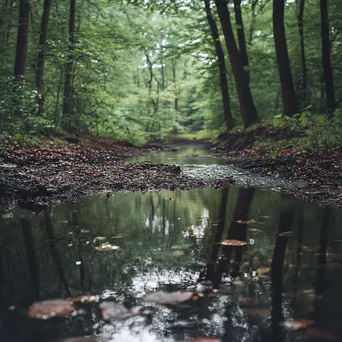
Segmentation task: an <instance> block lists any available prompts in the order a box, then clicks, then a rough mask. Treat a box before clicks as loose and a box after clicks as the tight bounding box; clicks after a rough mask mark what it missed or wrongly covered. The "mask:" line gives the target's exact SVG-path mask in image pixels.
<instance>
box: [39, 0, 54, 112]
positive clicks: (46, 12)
mask: <svg viewBox="0 0 342 342" xmlns="http://www.w3.org/2000/svg"><path fill="white" fill-rule="evenodd" d="M51 2H52V0H44V9H43V15H42V21H41V25H40V36H39V49H38V57H37V72H36V88H37V90H38V105H39V112H40V114H43V112H44V95H43V92H44V83H43V82H44V64H45V49H46V41H47V32H48V24H49V17H50V9H51Z"/></svg>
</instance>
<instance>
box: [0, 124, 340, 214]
mask: <svg viewBox="0 0 342 342" xmlns="http://www.w3.org/2000/svg"><path fill="white" fill-rule="evenodd" d="M287 138H288V137H287V133H286V132H283V131H279V130H277V129H274V128H268V129H266V130H265V128H263V129H261V130H259V131H258V130H256V131H254V132H252V133H251V132H247V133H246V132H237V133H235V134H233V135H229V136H225V137H224V136H223V137H221V139H220V141H219V142H218V143H217V144H216V145H215V146H214V147H213V146H209V145H208V144H207V147H208V148H210V147H211V150H212V152H213V153H218V154H219V155H220V156H224V157H225V158H226V159H228V160H229V161H231V163H232V164H235V165H238V166H240V167H241V168H244V169H248V170H250V171H253V172H257V173H261V174H263V175H273V176H276V177H281V178H284V179H287V180H290V181H300V182H301V184H304V185H302V186H301V187H300V188H295V189H293V188H292V189H284V190H283V191H285V192H290V193H292V194H293V195H295V196H296V197H299V198H303V199H305V200H308V201H316V202H319V203H320V204H322V205H326V204H331V205H334V206H337V207H342V149H341V147H336V148H330V149H324V150H315V151H309V152H305V153H298V149H297V148H296V147H295V146H292V147H288V148H286V149H280V150H278V152H277V153H276V154H274V150H273V149H272V152H271V149H270V147H269V146H265V147H255V141H257V140H261V139H264V140H265V141H267V140H269V142H271V143H272V144H273V145H276V144H277V142H278V141H281V140H282V139H287ZM62 140H63V139H62ZM66 140H68V141H64V143H63V144H61V142H60V141H59V142H58V143H57V142H56V140H52V139H46V140H43V141H42V142H41V144H40V145H39V146H36V145H29V144H27V145H25V146H19V145H17V144H15V143H11V144H7V145H5V146H2V147H1V148H0V203H3V204H10V203H13V204H18V205H19V206H21V207H23V208H26V209H29V210H32V211H35V212H39V211H41V210H42V209H43V208H44V207H45V206H51V205H55V204H57V203H60V202H65V201H72V200H76V199H78V198H79V197H81V196H85V195H90V194H94V193H99V192H104V195H107V196H110V192H111V191H113V192H114V191H119V190H129V191H143V192H144V191H148V190H153V189H169V190H176V189H183V190H188V189H193V188H202V187H208V186H213V187H216V188H217V187H223V186H226V185H228V184H229V183H230V179H229V178H227V179H224V180H220V181H216V182H214V181H204V180H195V179H192V178H188V177H186V176H185V175H183V174H182V172H181V169H180V168H179V167H178V166H171V165H158V164H152V163H128V162H127V160H128V159H129V158H130V157H134V156H137V155H138V154H141V153H158V151H160V148H158V146H154V147H149V148H137V147H132V146H128V145H124V144H122V143H120V142H118V141H115V140H113V139H108V138H95V137H88V138H83V139H80V140H79V139H75V140H74V139H68V138H66ZM173 143H174V142H173ZM182 143H183V144H184V142H182Z"/></svg>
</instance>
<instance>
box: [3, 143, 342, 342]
mask: <svg viewBox="0 0 342 342" xmlns="http://www.w3.org/2000/svg"><path fill="white" fill-rule="evenodd" d="M145 160H146V161H152V162H158V163H165V164H171V163H172V164H178V165H181V167H182V170H183V172H184V173H186V174H188V175H189V176H191V177H200V178H215V177H217V178H220V177H222V176H230V175H232V176H233V178H234V179H235V181H236V183H235V184H234V185H230V186H229V187H227V188H224V189H220V190H215V189H212V188H207V189H195V190H190V191H173V192H172V191H158V192H157V191H155V192H153V191H151V192H146V193H140V192H136V193H129V192H126V193H114V194H112V195H111V196H109V195H108V196H106V194H100V195H94V196H90V197H84V198H82V199H81V200H79V201H77V202H75V203H65V204H61V205H58V206H55V207H53V208H51V209H46V210H45V211H44V212H42V213H40V214H38V215H35V214H32V213H30V212H28V211H25V210H22V209H20V208H14V210H13V215H11V217H8V216H6V215H4V216H0V227H1V229H0V310H1V311H0V315H1V317H0V341H1V342H7V341H8V342H31V341H32V342H33V341H34V342H49V341H56V342H57V341H68V342H77V341H80V342H81V341H82V342H86V341H89V342H93V341H95V340H96V341H101V342H102V341H103V342H106V341H107V342H126V341H127V342H145V341H146V342H182V341H193V340H194V339H195V338H199V337H206V336H207V337H217V338H219V339H220V340H221V341H224V342H228V341H229V342H238V341H239V342H242V341H243V342H251V341H253V342H254V341H255V342H256V341H260V342H266V341H270V342H271V341H272V342H278V341H279V342H285V341H286V342H288V341H318V342H320V341H341V340H342V324H341V320H342V291H341V289H342V212H341V211H339V210H337V209H334V208H330V207H326V208H321V207H319V206H317V205H316V204H313V203H308V202H304V201H301V200H298V199H295V198H293V197H291V196H288V195H284V194H282V193H280V192H276V191H271V190H270V189H272V190H274V189H278V188H281V187H286V186H292V185H291V184H288V183H287V182H285V181H283V180H280V179H276V178H271V177H269V178H268V177H261V176H256V175H255V174H250V173H248V172H246V171H242V170H239V169H237V168H234V167H233V166H231V165H227V162H226V161H225V160H224V159H220V158H215V157H213V156H211V155H209V154H208V152H207V151H206V150H205V149H203V148H201V147H196V146H194V147H191V146H187V147H184V148H181V149H179V150H175V151H169V152H162V153H154V154H150V155H147V156H141V157H139V158H138V159H136V160H135V161H145ZM12 216H13V217H12ZM224 240H238V241H246V242H247V244H246V245H244V246H235V245H228V246H227V245H222V244H220V242H222V241H224ZM178 290H182V291H183V290H187V291H192V292H193V293H194V294H193V296H192V298H191V299H190V300H188V301H185V302H184V303H177V305H173V304H174V303H169V304H167V305H165V304H161V303H151V302H149V301H146V300H145V298H144V296H146V295H147V294H150V293H153V292H156V291H165V292H173V291H178ZM83 294H92V295H95V296H97V297H96V299H97V300H98V301H99V302H100V303H102V302H115V303H120V304H123V305H124V306H125V307H126V308H128V309H132V310H133V311H134V312H136V313H139V314H138V315H134V317H129V318H127V319H125V320H115V321H112V322H111V323H106V322H104V320H103V319H102V318H101V311H100V310H99V303H98V302H97V301H95V302H91V303H76V304H75V307H76V311H74V312H73V314H72V315H70V316H68V317H54V318H51V319H37V318H32V317H28V315H27V308H28V307H29V306H30V305H31V304H32V303H33V302H36V301H43V300H48V299H60V298H69V297H77V296H80V295H83ZM170 304H171V305H170ZM297 320H306V321H300V322H301V324H302V325H301V326H300V328H303V329H299V330H296V331H294V324H293V322H297ZM291 322H292V323H291ZM82 336H93V337H94V338H85V339H82V340H74V339H72V338H73V337H82ZM196 341H200V340H196ZM202 341H203V342H205V341H209V340H202ZM213 341H214V340H213Z"/></svg>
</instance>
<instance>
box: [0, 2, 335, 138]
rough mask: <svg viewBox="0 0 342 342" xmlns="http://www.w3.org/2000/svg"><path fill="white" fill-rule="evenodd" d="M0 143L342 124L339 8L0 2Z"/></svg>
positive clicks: (274, 4)
mask: <svg viewBox="0 0 342 342" xmlns="http://www.w3.org/2000/svg"><path fill="white" fill-rule="evenodd" d="M0 7H1V12H0V41H1V42H0V51H1V53H0V91H1V94H2V96H1V99H0V120H1V123H2V124H1V128H0V134H1V140H2V141H5V140H6V139H8V137H14V138H15V139H19V140H20V139H26V138H27V137H28V136H37V135H39V134H53V133H58V132H63V131H67V132H73V133H92V134H96V135H101V136H112V137H115V138H117V139H121V140H126V141H130V142H133V143H136V144H142V143H144V142H146V141H153V140H160V139H162V138H163V137H165V136H168V135H170V134H180V133H189V132H199V131H201V132H202V133H203V134H207V135H210V136H211V137H214V136H215V135H217V134H218V133H219V132H224V131H226V130H227V129H229V130H230V129H232V128H234V127H242V126H243V127H244V128H248V127H249V126H251V125H253V124H254V123H258V122H270V123H273V124H279V123H280V122H283V121H284V119H286V118H291V117H295V118H299V119H300V120H301V123H302V124H304V125H306V124H307V122H308V121H309V122H316V123H317V122H318V123H317V124H318V125H320V126H321V127H322V125H323V126H324V124H326V125H328V124H329V125H333V126H334V127H335V128H336V127H338V128H340V127H341V126H342V118H341V117H342V115H341V112H340V110H339V107H340V106H341V101H342V93H341V91H340V89H341V87H342V85H341V82H342V77H341V73H342V68H341V63H340V61H341V60H342V49H341V44H342V17H341V15H340V13H342V3H341V1H340V0H331V1H329V3H328V2H327V0H306V1H305V0H300V1H294V0H286V1H285V0H273V1H272V0H243V1H241V0H230V1H226V0H216V1H210V0H193V1H189V0H176V1H172V0H168V1H152V0H150V1H148V0H131V1H129V0H126V1H125V0H99V1H90V0H70V1H65V0H60V1H56V0H44V1H37V0H20V1H15V0H1V1H0Z"/></svg>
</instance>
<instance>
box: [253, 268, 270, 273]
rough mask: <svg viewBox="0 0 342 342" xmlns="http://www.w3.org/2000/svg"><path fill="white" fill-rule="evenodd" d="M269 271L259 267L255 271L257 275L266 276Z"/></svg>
mask: <svg viewBox="0 0 342 342" xmlns="http://www.w3.org/2000/svg"><path fill="white" fill-rule="evenodd" d="M270 270H271V268H270V267H260V268H258V269H257V270H256V272H257V274H258V275H262V274H266V273H268V272H269V271H270Z"/></svg>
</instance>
